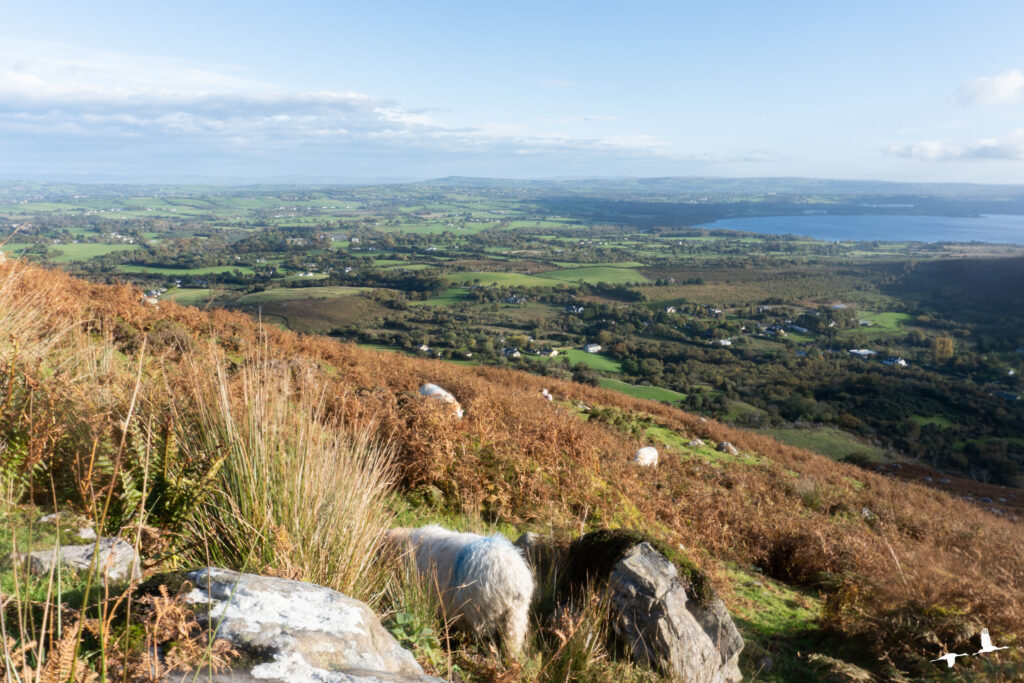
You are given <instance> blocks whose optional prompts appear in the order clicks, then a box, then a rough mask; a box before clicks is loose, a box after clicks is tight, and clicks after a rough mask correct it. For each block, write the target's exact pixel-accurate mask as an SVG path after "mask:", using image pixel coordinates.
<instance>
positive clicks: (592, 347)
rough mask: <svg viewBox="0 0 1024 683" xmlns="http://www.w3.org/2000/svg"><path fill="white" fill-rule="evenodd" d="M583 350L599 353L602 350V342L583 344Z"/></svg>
mask: <svg viewBox="0 0 1024 683" xmlns="http://www.w3.org/2000/svg"><path fill="white" fill-rule="evenodd" d="M583 350H584V351H586V352H587V353H598V352H599V351H600V350H601V345H600V344H586V345H584V346H583Z"/></svg>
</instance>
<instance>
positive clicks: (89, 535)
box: [37, 512, 96, 541]
mask: <svg viewBox="0 0 1024 683" xmlns="http://www.w3.org/2000/svg"><path fill="white" fill-rule="evenodd" d="M61 516H62V515H61V514H60V513H59V512H51V513H50V514H48V515H43V516H42V517H40V518H39V519H38V520H37V521H38V523H39V524H56V523H57V522H58V521H59V520H60V519H61ZM71 521H72V522H73V523H75V524H78V523H80V522H81V521H82V520H79V519H76V518H74V517H72V520H71ZM75 535H76V536H78V537H79V538H80V539H82V540H83V541H95V540H96V531H95V530H94V529H93V528H92V527H91V526H89V525H88V524H85V525H84V526H83V527H82V528H81V529H79V530H78V531H76V532H75Z"/></svg>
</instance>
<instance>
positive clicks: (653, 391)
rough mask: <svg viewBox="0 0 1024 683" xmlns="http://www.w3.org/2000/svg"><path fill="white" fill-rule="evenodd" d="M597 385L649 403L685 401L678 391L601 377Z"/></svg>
mask: <svg viewBox="0 0 1024 683" xmlns="http://www.w3.org/2000/svg"><path fill="white" fill-rule="evenodd" d="M598 383H599V384H600V385H601V387H602V388H604V389H611V390H612V391H618V392H621V393H623V394H627V395H629V396H633V397H635V398H642V399H646V400H649V401H661V402H662V403H670V404H672V405H678V404H679V403H680V402H681V401H683V400H685V399H686V394H680V393H679V392H678V391H672V390H671V389H662V388H661V387H650V386H639V385H636V384H629V383H627V382H623V381H621V380H617V379H611V378H608V377H602V378H601V379H600V380H598Z"/></svg>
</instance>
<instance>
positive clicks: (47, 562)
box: [16, 529, 142, 582]
mask: <svg viewBox="0 0 1024 683" xmlns="http://www.w3.org/2000/svg"><path fill="white" fill-rule="evenodd" d="M90 531H91V529H90ZM94 557H95V558H96V559H97V565H96V566H97V567H98V569H99V570H100V571H102V572H103V573H104V575H105V577H106V579H108V580H110V581H115V582H116V581H127V580H129V579H131V580H135V579H138V578H140V577H141V576H142V573H141V572H140V571H139V556H138V554H136V552H135V548H133V547H132V546H131V545H130V544H129V543H127V542H126V541H123V540H121V539H120V538H110V537H107V538H101V539H100V540H99V542H98V543H90V544H88V545H62V546H60V548H58V549H56V550H37V551H35V552H31V553H28V554H25V555H21V556H20V557H17V558H16V559H17V560H19V561H21V562H25V563H27V564H28V568H29V571H31V572H32V573H34V574H46V573H47V572H49V571H50V569H51V568H52V567H53V566H54V563H55V562H58V561H59V562H60V563H61V564H62V565H64V566H65V567H70V568H71V569H75V570H78V571H89V568H90V567H91V566H92V564H93V558H94Z"/></svg>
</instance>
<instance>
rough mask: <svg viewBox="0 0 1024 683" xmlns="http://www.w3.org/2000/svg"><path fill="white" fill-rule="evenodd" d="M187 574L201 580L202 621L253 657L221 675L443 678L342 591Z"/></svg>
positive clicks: (339, 680)
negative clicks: (430, 672)
mask: <svg viewBox="0 0 1024 683" xmlns="http://www.w3.org/2000/svg"><path fill="white" fill-rule="evenodd" d="M188 578H189V580H190V581H192V582H193V583H194V585H195V588H194V589H193V590H192V591H190V592H189V593H187V594H186V595H185V600H186V601H187V602H189V603H191V604H192V605H193V606H195V607H196V608H197V612H198V614H197V618H198V619H199V621H200V623H202V624H204V625H205V626H207V627H208V628H214V629H216V633H217V636H218V637H220V638H224V639H225V640H227V641H229V642H230V643H231V644H232V645H234V646H235V647H236V648H237V649H238V650H239V651H240V652H242V653H243V655H245V656H246V657H247V660H246V661H248V662H249V664H248V665H247V668H246V669H245V670H236V671H233V672H232V673H231V674H230V677H224V678H222V679H220V680H225V681H226V680H233V681H239V680H252V679H259V680H263V681H266V680H281V681H319V682H321V683H348V682H350V681H351V682H353V683H354V682H356V681H365V682H367V683H369V682H371V681H381V682H391V681H408V682H416V683H427V682H428V681H434V682H436V681H439V680H440V679H437V678H433V677H430V676H426V675H424V674H423V669H421V668H420V665H419V664H417V663H416V660H415V659H414V658H413V656H412V654H411V653H409V652H408V651H407V650H405V649H403V648H402V647H401V646H400V645H399V644H398V642H397V641H396V640H395V639H394V638H393V637H392V636H391V634H390V633H388V632H387V631H386V630H385V629H384V627H383V626H381V624H380V621H378V619H377V617H376V615H374V613H373V612H372V611H371V610H370V608H369V607H367V606H366V605H365V604H363V603H362V602H360V601H358V600H355V599H353V598H350V597H348V596H346V595H343V594H342V593H339V592H337V591H334V590H331V589H329V588H324V587H322V586H317V585H314V584H310V583H302V582H300V581H289V580H287V579H277V578H271V577H265V576H257V575H255V574H240V573H238V572H233V571H230V570H226V569H217V568H213V567H208V568H205V569H200V570H198V571H195V572H191V573H190V574H189V575H188ZM203 608H206V609H203ZM225 676H227V675H225Z"/></svg>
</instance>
